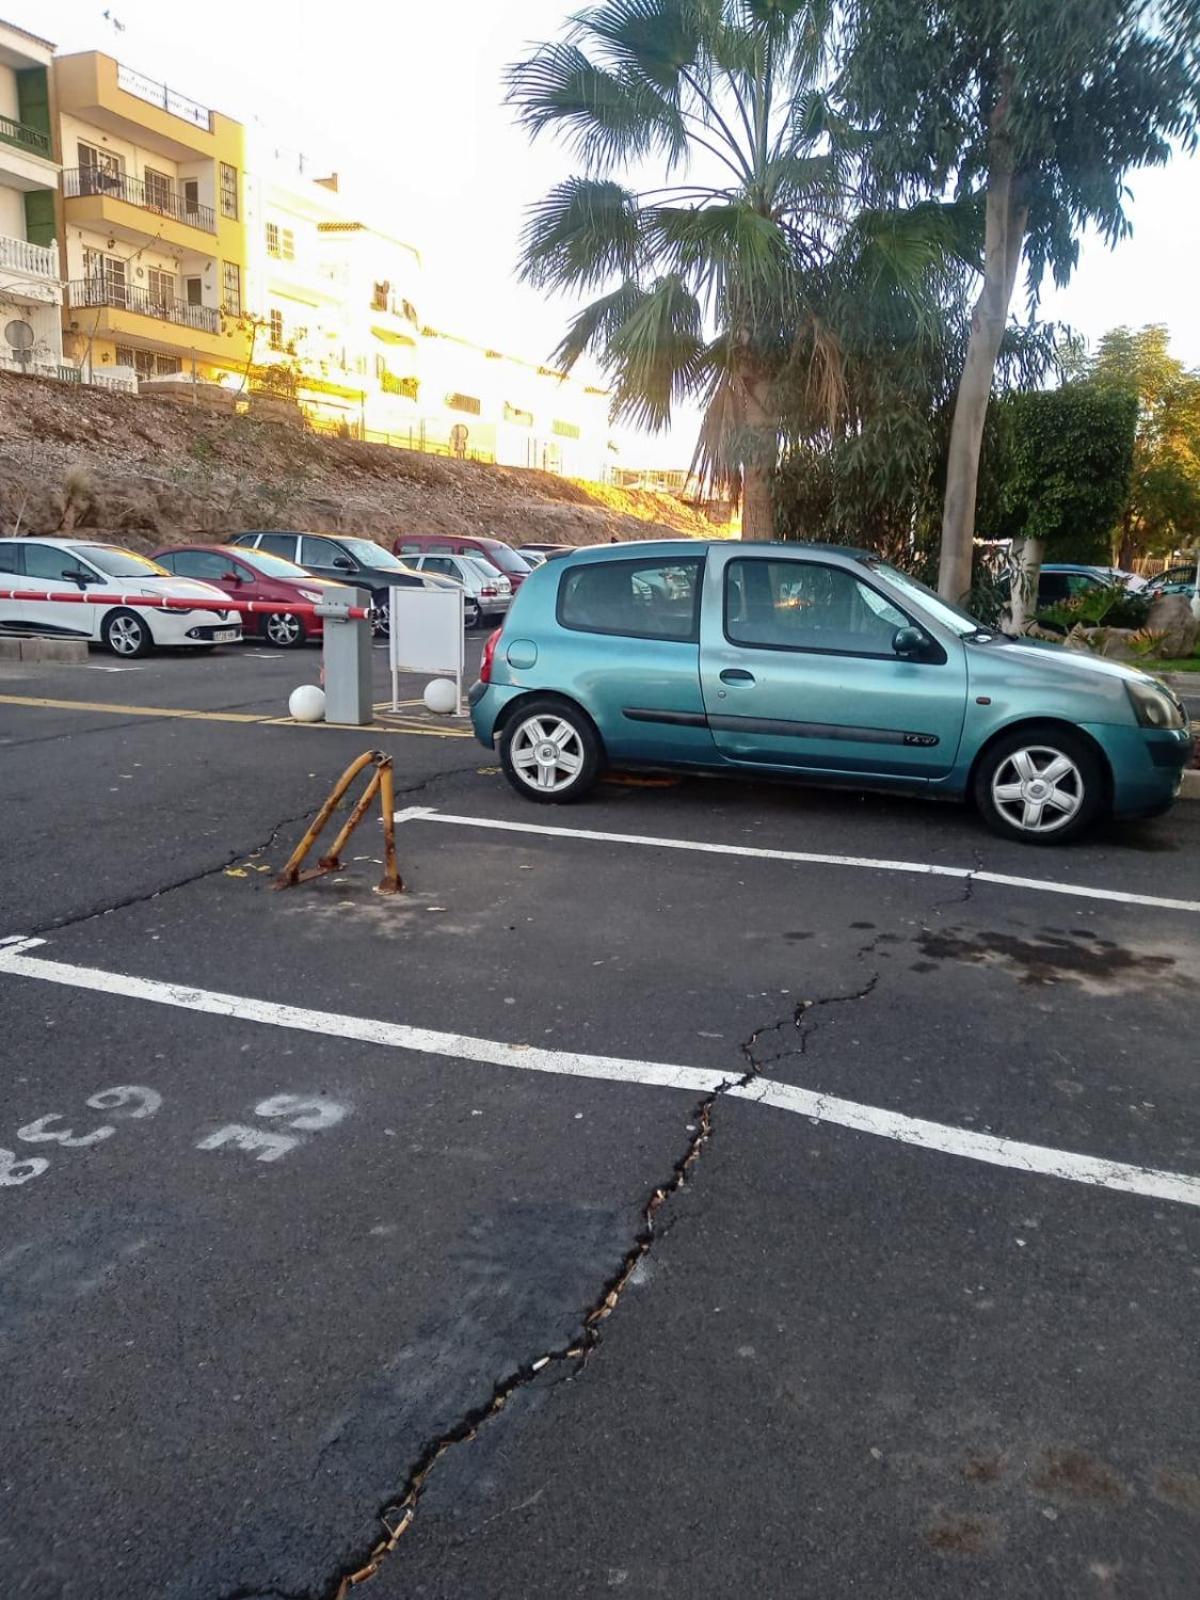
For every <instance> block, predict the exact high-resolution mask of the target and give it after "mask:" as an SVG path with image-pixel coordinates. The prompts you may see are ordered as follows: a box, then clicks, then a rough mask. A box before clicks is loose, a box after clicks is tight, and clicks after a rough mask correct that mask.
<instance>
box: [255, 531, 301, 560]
mask: <svg viewBox="0 0 1200 1600" xmlns="http://www.w3.org/2000/svg"><path fill="white" fill-rule="evenodd" d="M258 548H259V549H260V550H269V551H270V552H271V554H272V555H275V556H286V558H287V559H288V560H289V561H294V560H295V559H296V535H295V534H294V533H264V534H263V536H262V538H261V539H260V540H259V541H258Z"/></svg>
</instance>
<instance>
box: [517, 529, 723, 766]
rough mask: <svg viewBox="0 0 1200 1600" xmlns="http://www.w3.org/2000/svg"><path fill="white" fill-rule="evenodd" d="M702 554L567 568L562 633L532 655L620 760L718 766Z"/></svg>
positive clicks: (524, 645)
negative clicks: (705, 680)
mask: <svg viewBox="0 0 1200 1600" xmlns="http://www.w3.org/2000/svg"><path fill="white" fill-rule="evenodd" d="M703 572H704V561H703V558H702V557H701V556H686V557H678V558H677V557H674V556H672V557H670V558H667V557H664V556H654V557H643V558H642V559H640V560H637V559H630V558H621V559H614V560H611V561H587V562H580V563H578V564H577V565H572V566H564V567H563V570H562V573H561V576H560V578H559V584H558V596H557V604H556V619H557V622H558V627H557V628H556V629H554V631H553V633H552V634H550V635H549V636H548V637H547V638H546V640H545V644H544V645H543V646H541V647H540V648H542V649H543V650H544V656H545V659H544V661H543V659H542V658H541V657H538V656H537V651H538V649H539V646H537V645H536V644H533V643H531V642H529V641H525V640H522V639H521V638H520V637H519V634H518V636H516V637H514V638H513V639H511V640H510V639H507V638H506V639H505V641H504V643H505V646H506V649H507V652H508V659H509V660H510V661H512V660H514V651H516V652H520V655H519V656H518V659H524V655H525V653H526V651H527V650H529V649H532V650H533V652H534V655H535V657H536V658H537V660H538V668H539V674H538V675H539V679H540V681H543V682H545V683H562V684H564V685H566V684H569V685H570V686H571V687H572V690H573V691H574V692H576V693H577V694H578V695H579V697H580V698H581V700H582V701H583V703H584V704H585V705H586V707H587V710H588V711H589V712H590V713H591V715H592V717H593V718H594V719H595V721H596V724H597V726H598V727H599V729H600V732H601V735H602V737H603V739H604V745H605V749H606V750H607V751H608V753H609V755H610V756H612V757H613V758H614V759H616V760H627V761H634V760H636V761H650V762H657V761H661V762H676V761H678V762H697V763H700V764H713V763H715V761H716V753H715V751H714V749H713V742H712V736H711V735H710V733H709V731H708V727H707V724H706V721H705V716H704V701H703V698H702V696H701V692H700V659H699V657H700V649H699V638H700V632H699V612H700V594H701V588H702V582H703Z"/></svg>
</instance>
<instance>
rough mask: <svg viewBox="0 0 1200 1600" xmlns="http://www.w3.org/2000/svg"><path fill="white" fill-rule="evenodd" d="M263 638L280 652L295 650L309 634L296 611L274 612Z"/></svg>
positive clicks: (265, 625) (267, 623)
mask: <svg viewBox="0 0 1200 1600" xmlns="http://www.w3.org/2000/svg"><path fill="white" fill-rule="evenodd" d="M263 637H264V638H265V639H266V641H267V643H268V644H273V645H274V646H275V647H276V648H277V649H279V650H295V649H296V648H297V646H299V645H302V644H303V643H304V641H305V639H306V638H307V637H308V634H307V631H306V630H305V627H304V623H303V622H302V621H301V619H300V618H299V617H298V616H297V615H296V613H295V612H294V611H273V612H272V613H271V615H270V616H269V617H268V618H267V619H266V623H265V624H264V626H263Z"/></svg>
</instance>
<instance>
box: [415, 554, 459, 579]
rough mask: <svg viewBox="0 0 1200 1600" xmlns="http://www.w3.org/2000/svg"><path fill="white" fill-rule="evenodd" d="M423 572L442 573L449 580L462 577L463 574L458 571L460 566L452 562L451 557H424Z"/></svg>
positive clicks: (422, 562)
mask: <svg viewBox="0 0 1200 1600" xmlns="http://www.w3.org/2000/svg"><path fill="white" fill-rule="evenodd" d="M421 570H422V571H423V572H440V573H441V574H442V575H443V576H444V577H447V578H461V577H462V573H461V572H460V571H459V570H458V564H457V563H456V562H454V561H452V560H451V559H450V557H449V556H424V557H423V558H422V560H421Z"/></svg>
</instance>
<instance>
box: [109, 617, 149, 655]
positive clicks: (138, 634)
mask: <svg viewBox="0 0 1200 1600" xmlns="http://www.w3.org/2000/svg"><path fill="white" fill-rule="evenodd" d="M108 643H109V648H110V649H111V650H112V652H113V654H114V655H118V656H136V655H137V653H138V651H139V650H140V649H141V648H142V624H141V623H140V622H139V621H138V619H137V618H136V617H114V618H113V620H112V621H111V622H110V623H109V625H108Z"/></svg>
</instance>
